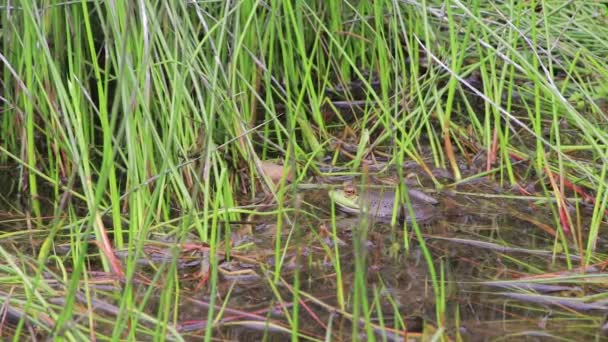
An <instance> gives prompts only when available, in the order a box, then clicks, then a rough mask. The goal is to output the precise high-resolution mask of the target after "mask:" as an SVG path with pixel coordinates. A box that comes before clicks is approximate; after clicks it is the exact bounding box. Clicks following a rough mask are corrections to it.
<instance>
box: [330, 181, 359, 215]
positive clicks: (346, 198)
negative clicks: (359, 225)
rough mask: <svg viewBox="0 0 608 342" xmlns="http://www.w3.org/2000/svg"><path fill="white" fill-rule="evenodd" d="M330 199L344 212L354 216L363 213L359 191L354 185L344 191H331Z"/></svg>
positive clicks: (346, 187) (348, 186)
mask: <svg viewBox="0 0 608 342" xmlns="http://www.w3.org/2000/svg"><path fill="white" fill-rule="evenodd" d="M329 197H330V198H331V199H332V200H333V201H334V202H335V203H336V206H338V208H339V209H340V210H342V211H345V212H348V213H353V214H357V213H359V212H360V211H361V208H360V207H359V195H358V194H357V189H356V188H355V187H354V186H352V185H347V186H345V187H344V189H335V190H330V191H329Z"/></svg>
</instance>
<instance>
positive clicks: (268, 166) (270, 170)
mask: <svg viewBox="0 0 608 342" xmlns="http://www.w3.org/2000/svg"><path fill="white" fill-rule="evenodd" d="M260 166H261V169H262V170H261V171H262V172H263V173H264V174H265V175H266V176H267V177H268V178H270V180H272V182H273V183H274V184H278V183H279V182H280V181H281V178H283V174H285V171H287V176H286V177H287V178H286V181H287V182H291V180H292V179H293V171H292V170H289V169H288V167H287V166H284V165H279V164H277V163H274V162H271V161H266V160H262V161H260ZM286 169H287V170H286Z"/></svg>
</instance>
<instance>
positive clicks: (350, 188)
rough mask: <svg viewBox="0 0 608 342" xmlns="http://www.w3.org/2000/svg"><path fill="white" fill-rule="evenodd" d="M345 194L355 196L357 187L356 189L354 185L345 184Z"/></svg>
mask: <svg viewBox="0 0 608 342" xmlns="http://www.w3.org/2000/svg"><path fill="white" fill-rule="evenodd" d="M344 194H345V195H346V196H349V197H352V196H355V195H356V194H357V191H356V189H355V187H354V186H352V185H349V186H345V187H344Z"/></svg>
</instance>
